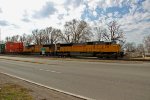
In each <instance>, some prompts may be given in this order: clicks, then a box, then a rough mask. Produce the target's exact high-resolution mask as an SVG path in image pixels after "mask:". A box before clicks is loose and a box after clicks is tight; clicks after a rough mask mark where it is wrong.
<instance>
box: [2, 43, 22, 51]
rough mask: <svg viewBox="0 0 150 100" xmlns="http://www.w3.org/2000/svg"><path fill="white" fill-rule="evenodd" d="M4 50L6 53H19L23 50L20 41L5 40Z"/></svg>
mask: <svg viewBox="0 0 150 100" xmlns="http://www.w3.org/2000/svg"><path fill="white" fill-rule="evenodd" d="M5 50H6V52H7V53H21V52H23V43H22V42H7V43H6V49H5Z"/></svg>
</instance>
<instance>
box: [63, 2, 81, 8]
mask: <svg viewBox="0 0 150 100" xmlns="http://www.w3.org/2000/svg"><path fill="white" fill-rule="evenodd" d="M82 3H83V0H66V2H64V6H73V7H74V8H76V7H79V6H80V5H81V4H82Z"/></svg>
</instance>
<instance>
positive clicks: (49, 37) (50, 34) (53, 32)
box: [45, 27, 61, 44]
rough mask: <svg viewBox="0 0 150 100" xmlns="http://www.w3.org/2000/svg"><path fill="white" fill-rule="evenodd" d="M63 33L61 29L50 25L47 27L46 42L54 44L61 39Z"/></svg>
mask: <svg viewBox="0 0 150 100" xmlns="http://www.w3.org/2000/svg"><path fill="white" fill-rule="evenodd" d="M60 34H61V30H60V29H55V28H52V27H48V28H46V29H45V40H46V44H54V43H57V42H58V41H59V37H60Z"/></svg>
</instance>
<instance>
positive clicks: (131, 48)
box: [125, 42, 136, 52]
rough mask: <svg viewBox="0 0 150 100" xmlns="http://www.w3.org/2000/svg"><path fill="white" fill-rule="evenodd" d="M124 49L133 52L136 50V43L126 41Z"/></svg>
mask: <svg viewBox="0 0 150 100" xmlns="http://www.w3.org/2000/svg"><path fill="white" fill-rule="evenodd" d="M125 51H126V52H135V51H136V44H135V43H134V42H132V43H129V42H128V43H126V44H125Z"/></svg>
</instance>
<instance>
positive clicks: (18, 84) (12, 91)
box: [0, 73, 83, 100]
mask: <svg viewBox="0 0 150 100" xmlns="http://www.w3.org/2000/svg"><path fill="white" fill-rule="evenodd" d="M8 96H9V98H5V99H1V98H2V97H3V98H4V97H8ZM21 97H24V98H21ZM18 98H19V99H18ZM20 98H21V99H20ZM0 100H83V99H80V98H76V97H73V96H70V95H67V94H64V93H60V92H57V91H54V90H50V89H47V88H44V87H41V86H37V85H34V84H31V83H28V82H25V81H23V80H19V79H16V78H12V77H10V76H7V75H4V74H2V73H0Z"/></svg>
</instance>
